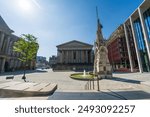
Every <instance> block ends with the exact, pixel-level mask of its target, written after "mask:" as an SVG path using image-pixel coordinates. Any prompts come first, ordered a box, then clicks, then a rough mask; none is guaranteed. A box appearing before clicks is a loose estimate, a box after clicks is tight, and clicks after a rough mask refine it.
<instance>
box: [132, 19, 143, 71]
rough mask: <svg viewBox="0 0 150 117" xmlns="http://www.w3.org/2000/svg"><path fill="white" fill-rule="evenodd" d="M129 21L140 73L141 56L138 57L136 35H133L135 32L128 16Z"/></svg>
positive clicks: (141, 69)
mask: <svg viewBox="0 0 150 117" xmlns="http://www.w3.org/2000/svg"><path fill="white" fill-rule="evenodd" d="M130 23H131V29H132V34H133V39H134V44H135V50H136V55H137V60H138V65H139V71H140V73H142V72H143V68H142V63H141V57H140V54H139V50H138V46H137V41H136V35H135V32H134V28H133V21H132V18H131V17H130Z"/></svg>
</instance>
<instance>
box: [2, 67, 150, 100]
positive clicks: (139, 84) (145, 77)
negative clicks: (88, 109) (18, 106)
mask: <svg viewBox="0 0 150 117" xmlns="http://www.w3.org/2000/svg"><path fill="white" fill-rule="evenodd" d="M72 73H75V72H70V71H68V72H53V71H52V70H51V69H48V70H35V71H27V74H26V77H27V81H29V82H33V83H46V82H51V83H56V84H57V85H58V88H57V90H56V92H55V93H54V94H53V95H52V96H49V97H48V99H49V100H61V99H63V100H64V99H70V100H71V99H81V100H82V99H85V100H86V99H88V100H90V99H91V100H93V99H106V100H107V99H108V100H110V99H114V100H119V99H121V100H128V99H150V73H143V74H140V73H114V74H113V78H112V79H103V80H100V91H97V82H96V81H94V90H93V89H92V90H86V89H85V86H86V84H87V82H88V81H81V80H74V79H71V78H70V77H69V76H70V74H72ZM10 75H14V79H13V81H20V82H24V81H23V80H22V79H21V77H22V72H21V71H20V72H11V73H4V74H1V75H0V81H1V82H2V81H6V76H10ZM9 81H11V79H10V80H9ZM92 84H93V83H92ZM91 87H93V85H92V86H91ZM1 99H2V98H1ZM3 99H7V98H3ZM18 99H19V98H18ZM24 99H28V98H24ZM29 99H31V98H29ZM33 99H36V98H33ZM37 99H40V98H37ZM41 99H45V98H41Z"/></svg>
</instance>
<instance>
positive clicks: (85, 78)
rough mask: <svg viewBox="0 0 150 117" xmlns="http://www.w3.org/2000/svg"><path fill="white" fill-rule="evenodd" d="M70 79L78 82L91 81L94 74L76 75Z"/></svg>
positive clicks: (72, 75)
mask: <svg viewBox="0 0 150 117" xmlns="http://www.w3.org/2000/svg"><path fill="white" fill-rule="evenodd" d="M70 78H73V79H76V80H91V79H93V78H94V75H93V74H85V73H75V74H71V75H70Z"/></svg>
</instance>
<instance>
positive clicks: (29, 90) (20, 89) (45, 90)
mask: <svg viewBox="0 0 150 117" xmlns="http://www.w3.org/2000/svg"><path fill="white" fill-rule="evenodd" d="M56 89H57V85H56V84H54V83H30V82H29V83H28V82H27V83H26V82H19V81H6V82H2V81H1V82H0V96H1V97H29V96H49V95H51V94H53V93H54V91H55V90H56Z"/></svg>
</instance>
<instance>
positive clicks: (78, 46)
mask: <svg viewBox="0 0 150 117" xmlns="http://www.w3.org/2000/svg"><path fill="white" fill-rule="evenodd" d="M92 48H93V45H90V44H87V43H83V42H80V41H76V40H73V41H70V42H67V43H64V44H61V45H58V46H57V64H56V65H55V67H54V69H57V70H84V69H85V70H92V68H93V50H92Z"/></svg>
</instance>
